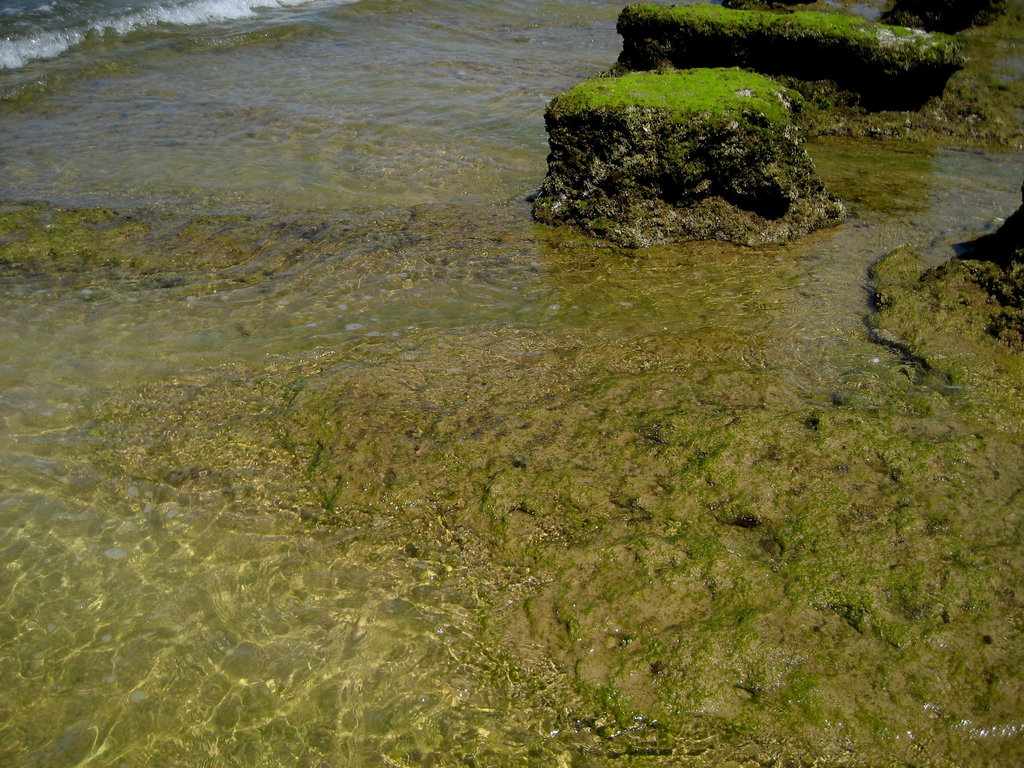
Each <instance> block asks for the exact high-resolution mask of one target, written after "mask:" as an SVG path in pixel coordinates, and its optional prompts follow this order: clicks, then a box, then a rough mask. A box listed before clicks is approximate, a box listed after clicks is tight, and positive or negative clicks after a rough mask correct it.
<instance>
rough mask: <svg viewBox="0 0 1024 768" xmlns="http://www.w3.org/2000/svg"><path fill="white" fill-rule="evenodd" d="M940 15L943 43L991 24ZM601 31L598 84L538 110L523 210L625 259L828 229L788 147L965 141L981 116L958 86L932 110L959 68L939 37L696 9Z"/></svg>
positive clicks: (805, 171) (841, 17) (797, 153)
mask: <svg viewBox="0 0 1024 768" xmlns="http://www.w3.org/2000/svg"><path fill="white" fill-rule="evenodd" d="M748 5H749V4H748ZM949 5H950V6H951V7H950V8H946V9H945V11H946V13H945V15H942V14H939V13H938V11H936V12H935V13H933V14H931V15H930V16H928V18H929V20H930V21H931V22H932V23H933V24H934V25H937V26H939V27H942V28H948V27H950V26H956V25H957V24H958V23H959V21H956V22H954V21H953V19H954V17H955V19H958V20H962V18H964V14H965V10H964V6H967V5H970V6H971V7H972V8H973V7H974V6H976V5H985V7H986V8H988V11H987V12H985V13H983V12H982V11H983V10H984V9H979V10H978V12H977V13H972V14H968V15H967V18H969V19H971V20H973V19H975V18H977V19H979V20H984V19H989V18H991V17H992V16H993V14H995V15H998V13H999V11H1000V9H999V8H997V7H995V6H993V4H992V3H991V2H988V0H986V2H985V3H981V4H979V3H964V2H961V3H950V4H949ZM990 6H992V7H990ZM909 8H910V6H909V5H907V4H906V3H904V4H899V3H897V4H896V5H895V6H893V7H892V8H891V9H890V12H889V13H888V14H887V15H886V18H888V17H894V18H896V17H899V18H903V17H906V18H915V19H917V18H918V17H917V16H912V14H911V10H908V9H909ZM901 9H902V10H901ZM926 15H927V14H926ZM617 30H618V32H619V34H620V35H622V38H623V47H622V51H621V54H620V55H619V58H618V61H617V62H616V63H615V65H614V66H613V67H612V68H611V70H610V71H609V72H608V73H606V74H605V75H604V76H601V77H598V78H592V79H590V80H588V81H585V82H583V83H579V84H577V85H575V86H573V87H572V88H570V89H569V90H568V91H567V92H565V93H563V94H561V95H559V96H557V97H556V98H555V99H553V100H552V102H551V103H550V104H549V106H548V109H547V111H546V113H545V123H546V127H547V130H548V135H549V142H550V146H551V153H550V155H549V157H548V172H547V175H546V177H545V180H544V183H543V186H542V188H541V190H540V192H539V194H538V195H537V197H536V199H535V202H534V208H533V210H534V216H535V218H536V219H537V220H538V221H540V222H542V223H546V224H552V225H570V226H573V227H575V228H576V229H578V230H580V231H582V232H584V233H585V234H588V235H590V236H595V237H600V238H604V239H606V240H609V241H611V242H613V243H615V244H617V245H621V246H625V247H631V248H636V247H646V246H650V245H654V244H658V243H663V242H671V241H682V240H692V239H718V240H727V241H731V242H735V243H740V244H744V245H761V244H765V243H782V242H786V241H788V240H791V239H793V238H795V237H800V236H802V235H805V234H807V233H808V232H810V231H813V230H814V229H818V228H820V227H823V226H829V225H831V224H835V223H837V222H838V221H841V220H842V219H843V218H844V216H845V212H844V208H843V205H842V203H841V202H840V201H839V200H838V199H836V198H835V197H832V196H829V195H828V194H827V192H826V191H825V189H824V187H823V185H822V183H821V181H820V180H819V179H818V178H817V176H816V174H815V171H814V165H813V162H812V161H811V159H810V158H809V157H808V155H807V154H806V152H804V151H803V149H802V144H803V141H804V136H806V135H811V136H813V135H816V134H827V133H842V132H853V133H860V134H868V135H892V134H897V135H898V134H900V133H901V132H902V133H904V134H908V133H909V134H912V135H914V136H916V137H919V138H925V137H930V136H933V135H936V134H941V132H942V131H944V130H947V129H949V130H955V131H960V132H961V133H965V132H967V131H970V130H971V126H973V125H975V124H976V123H978V122H980V116H979V115H978V114H977V113H978V112H980V111H983V110H984V109H985V108H983V107H982V106H981V105H977V106H976V102H974V101H972V99H976V98H977V96H976V94H977V92H978V91H979V90H980V89H977V88H974V87H971V86H968V87H966V88H961V89H960V91H958V92H957V93H954V94H953V95H952V96H950V97H948V99H947V96H946V92H947V91H950V90H956V89H951V88H950V85H949V84H950V80H951V78H952V77H953V75H954V74H956V73H957V72H959V71H960V70H961V69H963V68H964V66H965V65H966V63H967V58H966V57H965V54H964V50H963V48H964V44H963V41H962V40H961V39H960V37H958V36H955V35H950V34H945V33H943V32H927V31H923V30H921V29H913V28H909V27H902V26H895V25H891V24H881V23H876V22H872V21H867V20H865V19H862V18H859V17H854V16H850V15H847V14H844V13H836V12H829V13H825V12H817V11H809V10H800V11H795V12H783V13H778V12H775V11H771V10H764V9H759V10H738V9H729V8H723V7H721V6H717V5H711V4H698V5H687V6H655V5H633V6H628V7H626V8H624V9H623V11H622V12H621V13H620V15H619V19H618V24H617ZM740 68H742V69H740ZM726 73H728V74H726ZM991 90H993V91H995V90H996V88H992V89H991ZM964 92H970V94H971V96H970V97H969V98H967V97H965V98H961V97H960V96H961V94H963V93H964ZM755 94H757V97H755ZM762 94H769V95H768V96H767V97H764V96H762ZM986 117H993V115H992V114H989V115H986ZM1009 119H1010V118H1008V120H1009ZM991 122H993V123H995V122H999V118H998V117H997V118H995V119H993V120H992V121H991Z"/></svg>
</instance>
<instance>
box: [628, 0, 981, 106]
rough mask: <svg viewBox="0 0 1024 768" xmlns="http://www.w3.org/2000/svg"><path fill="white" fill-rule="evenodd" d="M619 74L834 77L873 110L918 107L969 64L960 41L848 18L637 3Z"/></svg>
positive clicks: (630, 13)
mask: <svg viewBox="0 0 1024 768" xmlns="http://www.w3.org/2000/svg"><path fill="white" fill-rule="evenodd" d="M618 31H619V34H620V35H622V38H623V48H622V53H621V55H620V56H619V61H618V69H619V71H623V70H651V69H660V68H664V67H666V66H672V67H678V68H680V69H685V68H692V67H731V66H740V67H746V68H749V69H753V70H757V71H759V72H763V73H765V74H769V75H786V76H791V77H795V78H799V79H803V80H808V81H817V80H831V81H833V82H835V83H836V84H838V85H839V86H840V87H842V88H845V89H849V90H851V91H854V92H856V93H858V94H859V95H860V98H861V102H862V104H864V105H865V106H867V107H869V108H872V109H910V108H916V107H919V106H921V105H922V104H923V103H924V102H925V101H926V100H927V99H928V98H930V97H932V96H934V95H936V94H939V93H941V92H942V90H943V88H944V87H945V84H946V81H947V80H948V79H949V77H950V75H952V74H953V73H954V72H955V71H957V70H958V69H960V68H961V67H962V66H963V60H962V57H961V55H960V51H959V47H958V44H957V42H956V40H955V39H954V38H952V37H950V36H948V35H944V34H941V33H925V32H921V31H917V30H911V29H907V28H905V27H896V26H889V25H883V24H876V23H874V22H869V21H865V20H863V19H859V18H856V17H852V16H845V15H842V14H826V13H816V12H813V11H799V12H796V13H787V14H781V15H780V14H774V13H768V12H759V11H743V10H730V9H726V8H722V7H720V6H715V5H710V4H708V5H693V6H671V7H666V6H654V5H633V6H629V7H627V8H625V9H623V11H622V13H621V14H620V15H619V20H618Z"/></svg>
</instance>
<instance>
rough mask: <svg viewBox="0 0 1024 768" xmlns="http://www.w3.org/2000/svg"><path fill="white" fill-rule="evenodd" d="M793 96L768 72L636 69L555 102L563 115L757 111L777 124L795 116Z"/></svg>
mask: <svg viewBox="0 0 1024 768" xmlns="http://www.w3.org/2000/svg"><path fill="white" fill-rule="evenodd" d="M792 98H793V94H792V93H791V92H790V91H789V90H788V89H786V88H785V87H783V86H782V85H780V84H779V83H777V82H775V81H774V80H771V79H769V78H767V77H764V76H762V75H758V74H755V73H752V72H745V71H743V70H741V69H736V68H728V69H727V68H717V69H682V70H673V71H668V72H664V73H654V72H630V73H627V74H624V75H621V76H619V77H595V78H591V79H590V80H584V81H583V82H580V83H577V84H576V85H574V86H573V87H572V88H570V89H569V90H568V91H566V92H565V93H563V94H561V95H560V96H557V97H556V98H555V99H554V101H552V103H551V110H552V111H553V112H555V113H556V114H557V113H567V112H579V111H593V110H598V109H604V108H611V109H617V108H629V107H634V108H641V109H643V108H648V109H660V110H664V111H666V112H668V113H670V114H672V115H675V116H678V117H685V116H691V115H698V114H706V115H708V116H711V117H720V116H731V115H740V114H743V113H744V112H748V111H754V112H757V113H760V114H762V115H764V116H765V117H766V118H768V119H769V120H771V121H772V122H777V123H786V122H789V120H790V103H791V99H792Z"/></svg>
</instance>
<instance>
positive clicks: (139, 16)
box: [0, 0, 345, 69]
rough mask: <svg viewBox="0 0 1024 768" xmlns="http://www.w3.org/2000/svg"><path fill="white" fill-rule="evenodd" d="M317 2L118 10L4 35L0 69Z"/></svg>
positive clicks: (237, 1)
mask: <svg viewBox="0 0 1024 768" xmlns="http://www.w3.org/2000/svg"><path fill="white" fill-rule="evenodd" d="M342 1H343V2H344V1H345V0H342ZM315 2H317V0H193V1H192V2H186V3H183V4H178V5H174V4H164V5H154V6H151V7H148V8H142V9H138V10H133V11H129V12H126V13H121V14H114V15H110V16H106V17H103V18H99V19H95V20H92V21H88V22H84V23H81V24H79V25H77V26H71V27H68V28H65V29H58V30H44V29H37V30H33V31H31V32H27V33H25V34H21V35H16V36H8V37H5V38H0V69H20V68H22V67H24V66H25V65H26V64H27V63H28V62H30V61H33V60H38V59H53V58H56V57H58V56H60V55H61V54H63V53H64V52H66V51H68V50H70V49H71V48H74V47H75V46H77V45H79V44H80V43H82V42H83V41H84V40H86V39H87V38H89V37H92V36H100V37H102V36H104V35H108V34H112V35H117V36H124V35H128V34H131V33H132V32H136V31H138V30H142V29H146V28H148V27H154V26H158V25H161V24H169V25H175V26H194V25H198V24H210V23H216V22H225V21H234V20H237V19H248V18H252V17H255V16H257V15H258V14H259V13H260V12H261V11H266V10H274V9H282V8H289V7H294V6H301V5H309V4H312V3H315ZM321 2H322V0H321Z"/></svg>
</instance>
